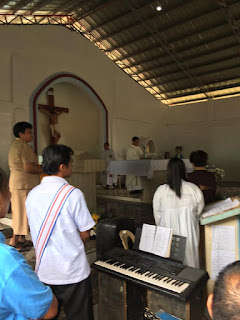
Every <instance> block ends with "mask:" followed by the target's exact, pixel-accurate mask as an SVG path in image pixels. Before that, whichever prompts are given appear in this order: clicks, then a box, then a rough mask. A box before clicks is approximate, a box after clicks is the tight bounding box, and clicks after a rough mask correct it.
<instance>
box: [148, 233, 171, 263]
mask: <svg viewBox="0 0 240 320" xmlns="http://www.w3.org/2000/svg"><path fill="white" fill-rule="evenodd" d="M171 238H172V229H169V228H162V227H157V230H156V234H155V240H154V243H153V249H152V253H154V254H156V255H158V256H161V257H169V254H170V250H169V242H170V240H171Z"/></svg>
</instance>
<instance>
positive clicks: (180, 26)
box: [96, 3, 240, 52]
mask: <svg viewBox="0 0 240 320" xmlns="http://www.w3.org/2000/svg"><path fill="white" fill-rule="evenodd" d="M235 6H236V8H238V9H239V8H240V3H237V4H233V5H232V6H231V9H234V8H235ZM220 11H221V9H220V8H219V9H217V10H214V11H211V12H209V13H207V14H204V15H201V16H197V15H196V16H195V17H191V18H189V19H186V20H184V22H182V23H181V24H176V23H174V24H173V25H171V26H170V27H168V28H165V29H161V30H160V31H159V30H155V36H156V37H159V36H163V34H164V33H166V32H169V31H170V30H171V29H172V28H175V27H176V26H178V28H183V29H184V27H185V26H186V24H187V23H191V22H194V19H196V18H197V19H199V20H202V19H207V20H210V21H211V22H212V21H214V17H211V15H213V16H214V15H216V13H218V12H220ZM172 31H174V30H172ZM200 32H201V31H200ZM151 36H152V32H151V30H149V32H148V33H147V34H145V35H144V36H140V37H138V38H135V39H134V40H131V41H128V42H125V43H122V44H120V45H117V46H112V48H111V49H109V52H113V51H114V50H118V49H122V48H124V47H126V46H129V45H132V44H134V43H136V42H138V41H145V40H149V38H150V37H151ZM104 39H106V37H105V38H104ZM102 40H103V38H97V39H96V41H102ZM168 41H169V40H168ZM171 41H175V39H172V40H171ZM169 42H170V41H169Z"/></svg>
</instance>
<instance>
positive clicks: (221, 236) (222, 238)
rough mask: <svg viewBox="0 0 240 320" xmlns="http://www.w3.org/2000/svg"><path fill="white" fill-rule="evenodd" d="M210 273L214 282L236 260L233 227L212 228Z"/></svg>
mask: <svg viewBox="0 0 240 320" xmlns="http://www.w3.org/2000/svg"><path fill="white" fill-rule="evenodd" d="M211 260H212V272H211V279H212V280H216V278H217V276H218V274H219V272H220V271H221V270H222V269H223V268H224V267H225V266H227V265H228V264H229V263H232V262H234V261H235V260H236V253H235V227H234V226H213V227H212V257H211Z"/></svg>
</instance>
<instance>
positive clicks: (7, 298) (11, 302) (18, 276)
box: [0, 233, 53, 320]
mask: <svg viewBox="0 0 240 320" xmlns="http://www.w3.org/2000/svg"><path fill="white" fill-rule="evenodd" d="M4 242H5V238H4V236H3V234H2V233H0V270H1V272H0V319H2V320H3V319H4V320H26V319H40V318H42V317H43V316H44V315H45V314H46V313H47V311H48V310H49V308H50V306H51V304H52V300H53V294H52V291H51V289H50V288H49V287H47V286H45V285H44V284H43V283H41V282H40V281H39V279H38V277H37V275H36V274H35V272H33V270H32V268H31V267H30V266H29V265H28V264H27V262H26V260H25V259H24V257H23V256H22V255H21V254H20V253H19V252H17V250H15V249H14V248H12V247H10V246H7V245H5V244H4Z"/></svg>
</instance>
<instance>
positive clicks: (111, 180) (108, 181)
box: [102, 142, 118, 189]
mask: <svg viewBox="0 0 240 320" xmlns="http://www.w3.org/2000/svg"><path fill="white" fill-rule="evenodd" d="M103 147H104V150H103V152H102V159H105V160H106V166H107V167H108V165H109V163H110V162H111V161H112V160H115V154H114V151H113V150H112V149H110V147H109V143H108V142H105V143H104V146H103ZM117 181H118V176H117V175H115V174H109V172H108V171H103V172H102V185H103V186H104V187H107V188H109V189H113V188H114V185H116V184H117Z"/></svg>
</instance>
